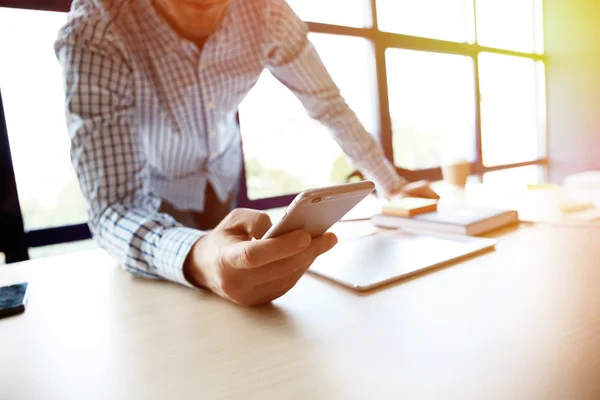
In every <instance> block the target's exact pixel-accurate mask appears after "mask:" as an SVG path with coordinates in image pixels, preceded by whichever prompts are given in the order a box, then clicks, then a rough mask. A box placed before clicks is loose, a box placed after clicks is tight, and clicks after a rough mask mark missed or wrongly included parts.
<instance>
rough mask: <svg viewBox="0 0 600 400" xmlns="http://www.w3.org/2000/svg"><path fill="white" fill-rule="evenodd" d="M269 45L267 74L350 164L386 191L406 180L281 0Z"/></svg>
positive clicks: (277, 3)
mask: <svg viewBox="0 0 600 400" xmlns="http://www.w3.org/2000/svg"><path fill="white" fill-rule="evenodd" d="M272 7H273V9H272V12H271V21H270V26H271V30H270V35H269V36H270V48H269V49H267V54H268V57H269V69H270V71H271V73H272V74H273V75H274V76H275V77H276V78H277V79H278V80H279V81H280V82H281V83H283V84H284V85H285V86H287V87H288V88H289V89H290V90H291V91H292V92H293V93H294V94H295V95H296V97H298V99H299V100H300V101H301V102H302V104H303V105H304V107H305V109H306V110H307V112H308V114H309V115H310V116H311V117H312V118H314V119H316V120H318V121H320V122H321V123H323V124H324V125H325V126H327V127H328V128H329V130H330V132H331V133H332V135H333V137H334V139H335V140H336V141H337V143H338V144H339V145H340V147H341V148H342V150H343V151H344V152H345V153H346V154H347V155H348V156H349V157H350V158H351V159H352V161H353V163H354V165H356V167H357V168H358V169H359V170H360V171H361V172H362V173H363V174H364V175H365V176H366V177H368V178H369V179H372V180H373V181H375V183H376V184H377V188H378V191H380V192H382V193H383V194H384V195H390V194H391V193H394V192H397V191H399V190H401V189H402V187H403V186H404V184H405V183H406V181H405V180H404V179H403V178H401V177H400V176H398V174H397V173H396V170H395V168H394V167H393V166H392V165H391V163H390V162H389V161H388V160H387V158H386V157H385V156H384V154H383V151H382V150H381V147H380V146H379V144H378V143H377V141H376V140H375V139H374V138H373V136H371V135H370V134H369V133H368V132H367V131H366V130H365V129H364V127H363V125H362V124H361V122H360V121H359V119H358V117H357V116H356V114H355V113H354V112H353V111H352V110H351V109H350V107H349V106H348V105H347V104H346V102H345V100H344V99H343V98H342V96H341V94H340V91H339V89H338V87H337V86H336V84H335V83H334V82H333V80H332V78H331V76H330V74H329V73H328V72H327V70H326V68H325V66H324V65H323V62H322V61H321V59H320V57H319V55H318V54H317V51H316V50H315V48H314V46H313V45H312V43H311V42H310V41H309V40H308V37H307V35H308V30H307V27H306V24H304V22H302V20H300V18H298V16H297V15H296V14H295V13H294V11H293V10H292V9H291V8H290V6H289V5H288V4H287V3H286V2H285V1H284V0H273V1H272Z"/></svg>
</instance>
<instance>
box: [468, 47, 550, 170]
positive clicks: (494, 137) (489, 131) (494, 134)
mask: <svg viewBox="0 0 600 400" xmlns="http://www.w3.org/2000/svg"><path fill="white" fill-rule="evenodd" d="M543 73H544V71H543V64H542V63H538V62H536V61H535V60H532V59H529V58H524V57H514V56H506V55H501V54H492V53H481V54H480V55H479V79H480V82H481V86H480V88H481V132H482V145H483V162H484V164H485V165H486V166H494V165H502V164H510V163H518V162H521V161H529V160H535V159H537V158H538V157H541V156H544V155H545V150H544V148H543V147H542V145H543V142H542V140H541V139H542V138H540V137H539V135H538V134H537V132H538V127H539V126H540V125H542V124H543V122H542V121H541V119H542V118H543V117H542V116H540V114H539V113H538V107H539V105H541V104H543V103H544V97H543V90H542V88H543Z"/></svg>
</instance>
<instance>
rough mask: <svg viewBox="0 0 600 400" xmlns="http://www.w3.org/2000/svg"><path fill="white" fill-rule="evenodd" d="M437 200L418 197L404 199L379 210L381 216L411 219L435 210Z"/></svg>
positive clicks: (393, 201)
mask: <svg viewBox="0 0 600 400" xmlns="http://www.w3.org/2000/svg"><path fill="white" fill-rule="evenodd" d="M437 203H438V201H437V200H434V199H423V198H418V197H404V198H400V199H395V200H391V201H389V202H388V203H387V204H385V205H384V206H383V207H382V209H381V214H384V215H393V216H397V217H413V216H415V215H419V214H424V213H428V212H432V211H436V210H437Z"/></svg>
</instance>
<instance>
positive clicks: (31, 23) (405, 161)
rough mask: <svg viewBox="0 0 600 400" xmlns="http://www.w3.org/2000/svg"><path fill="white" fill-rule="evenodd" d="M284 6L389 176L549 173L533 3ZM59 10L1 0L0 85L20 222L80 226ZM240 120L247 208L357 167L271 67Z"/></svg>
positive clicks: (470, 0)
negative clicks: (299, 22) (447, 166)
mask: <svg viewBox="0 0 600 400" xmlns="http://www.w3.org/2000/svg"><path fill="white" fill-rule="evenodd" d="M287 1H288V3H289V4H290V6H291V7H292V8H293V9H294V10H295V11H296V13H297V14H298V15H299V16H300V17H301V18H302V19H304V20H305V21H307V22H308V26H309V30H310V31H311V33H310V39H311V41H312V42H313V43H314V45H315V47H316V49H317V51H318V52H319V54H320V56H321V58H322V59H323V62H324V64H325V65H326V67H327V68H328V69H329V71H330V73H331V75H332V77H333V79H334V81H335V82H336V83H337V85H338V86H339V87H340V90H341V93H342V96H343V97H344V99H345V100H346V101H347V103H348V104H349V106H350V107H351V108H352V109H353V110H354V111H355V112H356V114H357V115H358V117H359V119H360V121H361V122H362V124H363V125H364V127H365V128H366V129H367V131H368V132H370V133H371V134H373V135H374V136H375V137H376V138H377V140H378V141H379V142H380V143H381V145H382V147H383V149H384V151H385V154H386V155H387V156H388V157H389V159H390V160H392V161H393V162H394V164H395V165H396V166H397V167H398V168H399V170H401V171H406V170H408V172H409V173H410V174H411V176H412V177H416V178H419V179H437V178H439V176H441V173H440V169H439V165H440V163H441V162H442V161H443V159H444V158H446V157H448V158H456V157H461V158H466V159H467V160H469V161H470V162H471V163H472V166H473V168H472V171H474V172H475V174H476V175H477V177H478V178H481V179H483V180H484V181H486V182H535V181H536V179H538V178H539V179H540V180H543V179H545V178H544V174H543V173H540V172H539V171H542V170H544V165H545V164H546V130H545V120H546V114H545V113H546V105H545V76H544V74H545V62H546V56H545V54H544V44H543V29H542V18H541V16H542V1H541V0H503V1H498V0H418V1H417V0H287ZM22 4H23V5H22V6H23V7H32V8H36V7H39V4H40V3H39V2H36V1H33V0H23V1H22ZM61 4H62V3H61ZM56 7H57V8H61V6H56ZM62 7H63V8H62V9H61V11H63V12H48V11H31V10H20V9H8V8H0V38H1V39H0V54H1V55H2V60H3V61H2V63H0V87H2V94H3V100H4V111H5V114H6V119H7V125H8V133H9V139H10V144H11V151H12V157H13V161H14V167H15V176H16V181H17V186H18V191H19V196H20V201H21V209H22V213H23V216H24V220H25V227H26V230H38V229H42V228H48V227H55V226H57V227H62V226H64V225H71V224H81V223H83V222H85V220H86V205H85V202H84V199H83V197H82V196H81V193H80V191H79V187H78V183H77V180H76V177H75V174H74V172H73V169H72V166H71V163H70V160H69V138H68V135H67V132H66V126H65V118H64V110H63V91H62V88H61V86H60V85H61V77H60V73H61V71H60V67H59V64H58V62H57V60H56V58H55V56H54V52H53V48H52V47H53V46H52V45H53V43H54V39H55V37H56V33H57V30H58V29H59V27H60V26H61V25H62V24H63V22H64V20H65V14H64V12H65V11H67V8H66V2H65V5H64V6H62ZM7 39H8V40H7ZM239 116H240V125H241V131H242V139H243V149H244V158H245V160H244V162H245V164H244V165H245V169H246V176H245V179H246V187H247V192H246V193H242V196H244V195H245V196H246V198H247V200H248V201H249V202H248V203H247V204H244V206H253V205H256V206H257V207H266V206H270V207H276V206H284V205H287V201H288V200H289V197H281V196H284V195H294V194H295V193H297V192H299V191H301V190H303V189H306V188H309V187H313V186H322V185H328V184H334V183H340V182H343V181H344V180H345V179H346V178H347V176H348V175H349V174H351V173H352V172H354V167H353V165H352V164H351V162H350V161H349V160H348V158H347V157H346V156H345V155H344V154H343V152H342V151H341V150H340V148H339V146H338V145H337V144H336V143H335V141H334V140H333V139H332V138H331V136H330V134H329V132H328V130H327V129H326V128H325V127H324V126H322V125H321V124H320V123H319V122H317V121H314V120H312V119H311V118H309V117H308V116H307V114H306V112H305V111H304V108H303V106H302V105H301V104H300V102H299V101H298V100H297V99H296V98H295V97H294V95H293V94H292V93H291V92H290V91H289V90H287V88H285V87H284V86H283V85H282V84H281V83H279V82H278V81H277V80H276V79H275V78H274V77H273V76H272V75H270V74H269V73H268V72H265V73H264V74H263V75H262V77H261V78H260V80H259V81H258V83H257V85H256V86H255V88H254V89H253V90H252V91H251V92H250V93H249V95H248V96H247V97H246V99H245V100H244V102H243V103H242V105H241V106H240V109H239ZM272 198H274V199H272ZM271 200H273V201H271ZM77 232H79V231H77ZM42 245H43V243H42ZM82 245H85V243H84V244H82ZM55 249H58V250H55ZM53 251H62V250H61V247H53V248H49V247H48V248H44V247H40V248H39V249H37V250H36V251H34V252H33V255H34V256H36V255H40V254H41V255H44V254H48V253H49V252H53Z"/></svg>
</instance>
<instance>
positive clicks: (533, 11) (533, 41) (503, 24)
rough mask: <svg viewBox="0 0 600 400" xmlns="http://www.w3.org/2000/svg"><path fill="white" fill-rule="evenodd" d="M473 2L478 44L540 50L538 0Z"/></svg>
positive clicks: (540, 8)
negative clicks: (475, 9)
mask: <svg viewBox="0 0 600 400" xmlns="http://www.w3.org/2000/svg"><path fill="white" fill-rule="evenodd" d="M476 4H477V6H476V7H477V41H478V42H479V44H481V45H482V46H489V47H498V48H502V49H507V50H515V51H523V52H528V53H533V52H535V51H537V52H540V53H541V52H543V43H542V37H543V31H542V28H541V25H542V18H541V16H542V7H541V0H502V1H498V0H477V3H476Z"/></svg>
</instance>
